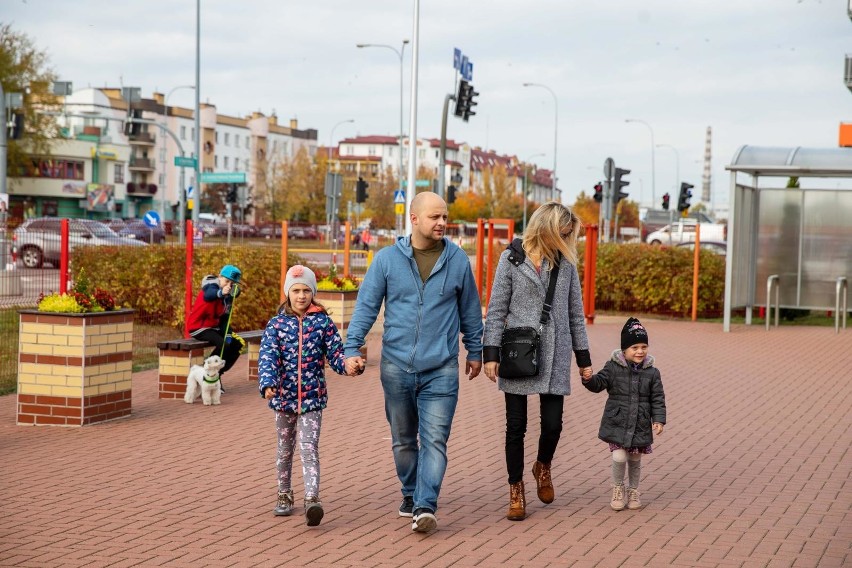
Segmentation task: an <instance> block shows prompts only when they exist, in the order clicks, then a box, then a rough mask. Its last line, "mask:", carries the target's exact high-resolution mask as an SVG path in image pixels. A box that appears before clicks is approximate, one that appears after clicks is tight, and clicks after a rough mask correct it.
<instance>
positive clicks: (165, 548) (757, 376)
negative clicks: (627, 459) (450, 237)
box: [0, 318, 852, 567]
mask: <svg viewBox="0 0 852 568" xmlns="http://www.w3.org/2000/svg"><path fill="white" fill-rule="evenodd" d="M645 323H646V325H647V327H648V330H649V333H650V339H651V352H652V353H653V354H654V355H655V356H656V357H657V361H658V366H659V367H660V369H661V370H662V374H663V382H664V384H665V387H666V394H667V399H668V415H669V423H668V426H667V427H666V431H665V434H664V435H663V436H662V437H660V438H659V439H658V443H657V444H655V451H654V454H653V455H651V456H648V457H647V458H646V459H645V460H643V461H644V465H643V467H644V469H643V480H642V487H641V489H642V493H643V495H642V499H643V503H644V504H645V506H644V508H643V509H642V510H640V511H637V512H628V511H623V512H619V513H615V512H613V511H611V510H610V509H609V498H608V493H609V491H608V489H609V480H608V476H609V453H608V452H607V451H606V448H605V446H604V444H603V443H601V442H599V441H598V440H597V439H596V437H595V436H596V433H597V428H598V422H599V419H600V413H601V409H602V407H603V404H604V398H605V395H603V394H601V395H593V394H591V393H589V392H587V391H586V390H585V389H583V388H582V386H581V385H580V383H579V380H578V379H576V378H575V379H574V380H573V386H574V394H573V395H571V396H570V397H569V399H568V401H567V404H566V414H565V418H566V419H565V429H564V433H563V437H562V442H561V444H560V446H559V450H558V452H557V458H556V460H555V462H554V465H553V473H554V483H555V485H556V490H557V498H556V501H555V502H554V503H553V504H551V505H547V506H545V505H543V504H541V503H539V502H537V500H536V499H535V486H534V482H532V480H531V476H530V475H528V476H527V482H528V483H531V484H532V489H531V490H528V492H527V496H528V499H529V503H530V505H529V507H528V508H529V511H530V513H531V514H530V516H529V518H528V519H527V520H526V521H523V522H510V521H507V520H505V518H504V517H503V515H504V512H505V508H506V506H507V501H508V487H507V483H506V473H505V466H504V461H503V453H502V445H503V431H504V428H503V404H502V397H501V396H500V394H499V393H498V392H497V391H496V389H495V388H494V386H493V385H492V384H491V383H490V382H489V381H488V380H487V379H485V378H484V376H483V377H480V378H478V379H476V380H475V381H473V382H468V381H467V380H463V384H462V388H461V399H460V403H459V408H458V413H457V415H456V420H455V423H454V429H453V436H452V438H451V441H450V450H449V454H450V467H449V470H448V472H447V477H446V480H445V483H444V489H443V492H442V493H441V499H440V510H439V513H438V518H439V523H440V526H439V530H438V531H437V532H435V533H433V534H431V535H427V536H424V535H420V534H415V533H412V532H411V530H410V525H409V523H408V522H407V521H406V520H403V519H400V518H399V517H398V516H397V514H396V507H397V505H398V503H399V498H400V495H399V489H398V482H397V480H396V477H395V474H394V469H393V463H392V456H391V450H390V442H389V438H388V428H387V425H386V422H385V418H384V413H383V406H382V394H381V387H380V385H379V383H378V380H377V367H376V363H377V359H378V357H377V355H378V353H379V349H380V345H379V343H378V342H377V340H376V339H375V338H373V339H372V340H371V342H370V356H371V358H370V364H369V366H368V369H367V372H366V373H365V374H364V375H363V376H361V377H359V378H355V379H352V378H347V377H337V376H334V377H332V378H331V379H330V391H331V404H330V407H329V409H328V410H327V412H326V414H325V416H324V428H323V432H322V444H321V458H322V474H323V477H322V497H323V502H324V504H325V505H326V511H327V512H326V517H325V519H324V520H323V523H322V525H321V526H319V527H317V528H311V529H309V528H307V527H306V526H305V525H304V522H303V519H302V517H300V516H295V517H290V518H276V517H273V516H272V514H271V509H272V507H273V504H274V496H275V475H274V452H275V432H274V427H273V418H272V414H271V412H270V411H269V410H268V409H266V407H265V405H264V403H263V401H261V400H260V398H259V397H258V396H257V394H256V391H255V387H254V386H253V385H252V384H249V383H248V382H245V383H243V382H238V381H237V379H236V378H235V376H233V375H235V374H236V373H231V375H232V376H231V377H230V378H229V379H228V380H227V387H228V392H227V394H226V395H225V396H224V397H223V399H224V402H223V404H222V406H220V407H204V406H202V405H201V404H200V403H197V404H195V405H192V406H189V405H186V404H184V403H183V402H182V401H160V400H157V398H156V379H155V376H154V372H153V371H150V372H144V373H139V374H135V375H134V376H133V394H134V398H133V414H132V416H131V417H130V418H127V419H122V420H118V421H115V422H111V423H105V424H100V425H95V426H88V427H85V428H82V429H80V428H52V427H19V426H16V425H15V420H14V408H15V404H14V403H15V399H14V396H7V397H2V398H0V459H2V461H0V508H2V510H0V565H2V566H30V567H45V566H93V567H97V566H115V567H123V566H161V565H162V566H282V565H287V566H305V565H308V564H314V565H321V566H323V565H332V564H333V565H335V566H427V565H429V566H432V565H434V566H485V567H490V566H551V565H557V566H582V567H587V566H601V567H609V566H655V567H656V566H700V567H712V566H771V567H775V566H848V565H852V511H850V508H851V507H850V506H852V478H850V473H852V457H850V452H849V448H850V443H852V411H850V409H852V380H850V379H852V332H848V331H847V332H846V333H845V334H841V335H835V333H834V330H833V329H830V328H800V327H782V328H780V329H778V330H772V331H770V332H768V333H767V332H765V331H764V330H763V328H762V327H751V328H746V327H736V328H735V329H734V331H733V332H732V333H730V334H724V333H722V331H721V325H719V324H693V323H689V322H668V321H650V320H649V321H646V322H645ZM621 324H622V318H618V319H608V318H605V319H600V320H599V321H598V322H597V323H596V324H595V325H593V326H590V328H589V333H590V336H591V341H592V356H593V361H594V363H595V368H596V369H597V368H599V367H600V366H601V365H602V364H603V362H604V361H605V359H606V358H607V357H608V354H609V353H610V352H611V350H612V348H613V347H615V346H616V345H617V342H618V336H619V330H620V328H621ZM240 368H241V369H242V372H244V371H245V367H244V363H243V367H238V368H237V369H240ZM531 416H535V412H532V411H531ZM537 431H538V426H537V420H532V421H531V424H530V428H529V433H530V436H529V440H528V444H527V456H528V461H529V462H530V465H531V464H532V460H533V459H534V447H535V438H536V434H537ZM296 466H297V467H296V468H295V469H296V475H295V480H294V481H295V482H296V485H295V487H296V488H297V489H298V490H297V503H298V504H301V490H300V483H301V474H300V462H299V461H298V459H297V460H296Z"/></svg>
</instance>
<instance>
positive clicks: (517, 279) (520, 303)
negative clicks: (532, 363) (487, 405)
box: [482, 239, 591, 395]
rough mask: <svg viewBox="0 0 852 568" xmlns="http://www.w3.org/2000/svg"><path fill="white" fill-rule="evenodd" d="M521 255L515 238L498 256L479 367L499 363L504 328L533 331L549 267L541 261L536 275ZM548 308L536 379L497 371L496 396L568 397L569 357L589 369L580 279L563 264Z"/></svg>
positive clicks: (542, 298)
mask: <svg viewBox="0 0 852 568" xmlns="http://www.w3.org/2000/svg"><path fill="white" fill-rule="evenodd" d="M525 256H526V255H525V254H524V252H523V249H522V248H521V247H520V239H515V240H514V241H513V242H512V244H511V245H510V246H509V248H508V249H506V250H505V251H504V252H503V254H501V255H500V262H499V263H498V264H497V271H496V273H495V274H494V284H493V286H492V288H491V298H490V300H489V302H488V313H487V315H486V319H485V333H484V338H483V339H484V340H483V342H482V343H483V345H484V349H483V360H484V361H485V362H489V361H499V360H500V341H501V339H502V336H503V330H504V329H505V328H507V327H533V328H535V329H538V327H539V318H540V317H541V308H542V306H543V305H544V298H545V295H546V294H547V285H548V283H549V281H550V266H549V265H548V262H547V260H543V261H542V265H541V274H539V273H538V272H537V271H536V269H535V265H534V264H533V263H532V261H531V260H530V259H528V258H526V257H525ZM521 259H523V260H522V261H521ZM552 306H553V307H552V309H551V312H550V321H549V322H548V324H547V326H545V328H544V330H543V331H542V333H541V347H540V349H539V361H538V369H539V373H538V375H535V376H533V377H526V378H522V379H504V378H502V377H500V369H499V367H498V369H497V376H498V381H497V385H498V387H499V388H500V390H501V391H503V392H507V393H511V394H523V395H528V394H556V395H568V394H571V353H572V352H573V353H574V354H575V355H576V357H577V364H578V366H580V367H588V366H591V358H590V356H589V340H588V338H587V337H586V324H585V319H584V312H583V294H582V291H581V289H580V278H579V276H578V275H577V267H576V266H574V265H573V264H571V263H570V262H568V261H567V260H565V259H562V260H561V262H560V264H559V276H558V277H557V279H556V290H555V292H554V294H553V304H552Z"/></svg>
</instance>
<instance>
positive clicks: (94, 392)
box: [17, 310, 133, 426]
mask: <svg viewBox="0 0 852 568" xmlns="http://www.w3.org/2000/svg"><path fill="white" fill-rule="evenodd" d="M18 313H19V315H20V332H19V339H18V408H17V411H18V412H17V422H18V424H22V425H23V424H31V425H44V424H51V425H57V426H84V425H87V424H94V423H96V422H103V421H105V420H113V419H115V418H121V417H124V416H129V415H130V409H131V378H130V376H131V371H132V363H133V310H116V311H113V312H98V313H89V314H60V313H50V312H39V311H36V310H21V311H19V312H18Z"/></svg>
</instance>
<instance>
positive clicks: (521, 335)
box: [497, 262, 559, 379]
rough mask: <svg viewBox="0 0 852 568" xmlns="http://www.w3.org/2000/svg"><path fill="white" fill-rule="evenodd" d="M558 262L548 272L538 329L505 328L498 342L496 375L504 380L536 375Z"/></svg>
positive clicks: (554, 286)
mask: <svg viewBox="0 0 852 568" xmlns="http://www.w3.org/2000/svg"><path fill="white" fill-rule="evenodd" d="M557 276H559V262H557V263H556V265H555V266H554V267H553V269H552V270H551V271H550V282H549V284H548V286H547V296H545V298H544V306H542V308H541V317H540V318H539V320H538V323H539V326H538V329H535V328H532V327H507V328H506V329H504V330H503V337H502V339H501V341H500V365H499V367H498V369H497V374H498V375H499V376H500V377H502V378H504V379H523V378H526V377H534V376H535V375H537V374H538V350H539V346H540V345H541V332H542V331H543V330H544V326H545V325H547V322H548V321H549V320H550V308H551V302H553V294H554V292H555V291H556V277H557Z"/></svg>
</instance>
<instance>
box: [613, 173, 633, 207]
mask: <svg viewBox="0 0 852 568" xmlns="http://www.w3.org/2000/svg"><path fill="white" fill-rule="evenodd" d="M629 173H630V170H623V169H621V168H615V182H614V184H613V186H612V187H613V192H612V194H613V195H615V202H616V203H618V202H619V201H621V200H622V199H624V198H625V197H627V192H626V191H621V188H622V187H627V186H628V185H630V182H629V181H627V180H626V179H622V178H623V177H624V176H626V175H627V174H629Z"/></svg>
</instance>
